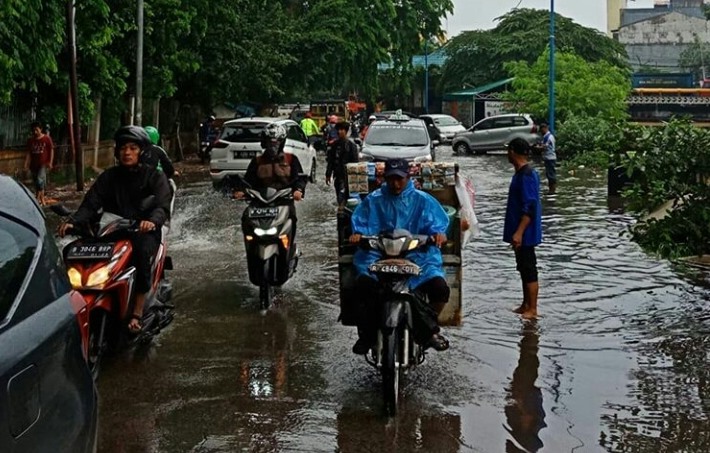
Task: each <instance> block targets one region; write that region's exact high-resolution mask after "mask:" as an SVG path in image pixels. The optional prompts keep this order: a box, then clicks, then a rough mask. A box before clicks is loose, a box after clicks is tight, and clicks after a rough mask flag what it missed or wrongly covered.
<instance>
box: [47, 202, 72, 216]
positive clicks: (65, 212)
mask: <svg viewBox="0 0 710 453" xmlns="http://www.w3.org/2000/svg"><path fill="white" fill-rule="evenodd" d="M49 209H50V210H51V211H52V212H53V213H55V214H57V215H58V216H60V217H67V216H69V215H70V214H71V211H70V210H69V209H67V207H66V206H64V205H63V204H61V203H57V204H53V205H52V206H50V207H49Z"/></svg>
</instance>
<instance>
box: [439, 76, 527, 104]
mask: <svg viewBox="0 0 710 453" xmlns="http://www.w3.org/2000/svg"><path fill="white" fill-rule="evenodd" d="M514 79H515V77H510V78H508V79H503V80H498V81H497V82H492V83H489V84H487V85H483V86H480V87H476V88H469V89H466V90H461V91H454V92H453V93H446V94H444V100H445V101H469V100H471V98H475V97H476V96H477V95H479V94H482V93H487V92H489V91H492V90H495V89H497V88H501V87H504V86H506V85H508V84H509V83H511V82H512V81H513V80H514Z"/></svg>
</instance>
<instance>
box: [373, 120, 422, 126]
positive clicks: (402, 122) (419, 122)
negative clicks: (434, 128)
mask: <svg viewBox="0 0 710 453" xmlns="http://www.w3.org/2000/svg"><path fill="white" fill-rule="evenodd" d="M385 123H392V124H406V125H408V126H413V125H415V124H418V125H420V126H421V127H422V128H426V125H425V124H424V121H422V120H420V119H419V118H409V119H408V120H391V119H389V118H383V119H381V120H377V121H375V122H374V123H372V124H371V125H370V127H378V126H383V125H384V124H385Z"/></svg>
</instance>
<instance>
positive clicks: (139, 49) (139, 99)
mask: <svg viewBox="0 0 710 453" xmlns="http://www.w3.org/2000/svg"><path fill="white" fill-rule="evenodd" d="M137 22H138V37H137V39H136V41H137V42H136V101H135V102H136V117H135V124H136V126H141V125H142V124H143V0H138V17H137Z"/></svg>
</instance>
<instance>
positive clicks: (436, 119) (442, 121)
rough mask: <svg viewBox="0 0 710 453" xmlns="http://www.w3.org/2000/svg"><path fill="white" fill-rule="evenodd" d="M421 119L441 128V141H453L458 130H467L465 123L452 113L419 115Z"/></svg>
mask: <svg viewBox="0 0 710 453" xmlns="http://www.w3.org/2000/svg"><path fill="white" fill-rule="evenodd" d="M419 119H421V120H424V122H425V123H427V124H432V123H433V124H434V126H435V127H436V128H437V129H438V130H439V141H440V142H441V143H451V141H452V140H453V138H454V135H456V134H457V133H458V132H464V131H466V128H465V127H464V125H463V124H461V122H460V121H459V120H457V119H456V118H454V117H453V116H450V115H442V114H431V115H419Z"/></svg>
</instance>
